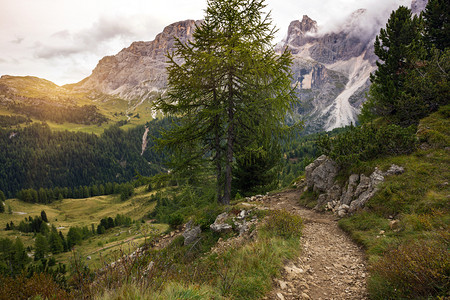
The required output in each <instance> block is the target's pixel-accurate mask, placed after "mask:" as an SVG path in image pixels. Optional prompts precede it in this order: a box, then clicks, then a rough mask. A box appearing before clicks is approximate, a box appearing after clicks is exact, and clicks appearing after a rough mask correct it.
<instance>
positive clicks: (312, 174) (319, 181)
mask: <svg viewBox="0 0 450 300" xmlns="http://www.w3.org/2000/svg"><path fill="white" fill-rule="evenodd" d="M338 171H339V169H338V166H337V164H336V162H334V161H333V160H332V159H330V158H329V157H327V156H325V155H322V156H320V157H319V158H317V159H316V160H315V161H314V162H312V163H311V164H309V165H308V166H307V167H306V168H305V175H306V184H307V186H308V188H310V189H312V190H313V191H315V192H326V191H327V190H328V189H330V188H331V187H332V186H333V183H334V179H335V177H336V175H337V173H338Z"/></svg>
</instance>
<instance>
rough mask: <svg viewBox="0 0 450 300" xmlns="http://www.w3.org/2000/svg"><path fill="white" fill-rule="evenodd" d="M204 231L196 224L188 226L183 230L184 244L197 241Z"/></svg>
mask: <svg viewBox="0 0 450 300" xmlns="http://www.w3.org/2000/svg"><path fill="white" fill-rule="evenodd" d="M201 232H202V230H201V228H200V226H195V227H193V228H186V230H185V231H184V232H183V237H184V244H185V245H189V244H192V243H193V242H195V241H196V240H197V238H198V236H199V235H200V233H201Z"/></svg>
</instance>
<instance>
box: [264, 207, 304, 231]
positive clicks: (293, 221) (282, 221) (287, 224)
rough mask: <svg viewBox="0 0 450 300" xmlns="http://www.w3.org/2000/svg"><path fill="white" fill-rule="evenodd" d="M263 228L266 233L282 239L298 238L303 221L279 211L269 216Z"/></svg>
mask: <svg viewBox="0 0 450 300" xmlns="http://www.w3.org/2000/svg"><path fill="white" fill-rule="evenodd" d="M264 228H265V230H266V231H267V232H269V233H272V234H274V235H276V236H280V237H283V238H292V237H300V236H301V234H302V232H301V230H302V228H303V220H302V218H300V217H299V216H296V215H292V214H290V213H288V212H287V211H284V210H279V211H275V212H274V213H272V214H271V215H270V216H269V218H268V220H267V224H266V225H265V227H264Z"/></svg>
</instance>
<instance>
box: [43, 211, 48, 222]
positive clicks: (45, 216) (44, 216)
mask: <svg viewBox="0 0 450 300" xmlns="http://www.w3.org/2000/svg"><path fill="white" fill-rule="evenodd" d="M41 219H42V221H44V222H47V223H48V219H47V214H46V213H45V210H43V211H41Z"/></svg>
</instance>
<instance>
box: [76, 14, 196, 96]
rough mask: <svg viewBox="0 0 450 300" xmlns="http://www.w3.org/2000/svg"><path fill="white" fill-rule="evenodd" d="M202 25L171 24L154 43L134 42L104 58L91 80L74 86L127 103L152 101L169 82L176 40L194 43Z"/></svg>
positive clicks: (192, 22) (191, 21) (192, 23)
mask: <svg viewBox="0 0 450 300" xmlns="http://www.w3.org/2000/svg"><path fill="white" fill-rule="evenodd" d="M201 22H202V21H195V20H185V21H180V22H176V23H173V24H170V25H168V26H166V27H165V28H164V30H163V31H162V32H161V33H159V34H158V35H157V36H156V37H155V39H154V40H153V41H150V42H144V41H139V42H133V43H132V44H131V45H130V46H129V47H127V48H124V49H122V50H121V51H120V52H119V53H117V54H116V55H113V56H106V57H104V58H102V59H101V60H100V61H99V62H98V64H97V66H96V67H95V69H94V70H93V71H92V74H91V76H89V77H87V78H85V79H83V80H82V81H80V82H79V83H77V84H75V85H74V88H75V89H77V90H96V91H98V92H101V93H105V94H110V95H118V96H120V97H122V98H124V99H127V100H131V99H137V98H139V99H142V98H150V97H152V95H153V94H152V93H153V92H157V91H158V90H160V89H164V88H165V85H166V82H167V78H166V77H167V74H166V65H165V62H166V61H167V59H166V54H167V53H168V52H169V51H171V50H172V49H174V48H175V43H176V39H179V40H180V41H181V42H186V41H187V40H190V39H192V34H193V32H194V29H195V26H198V25H199V24H200V23H201Z"/></svg>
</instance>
